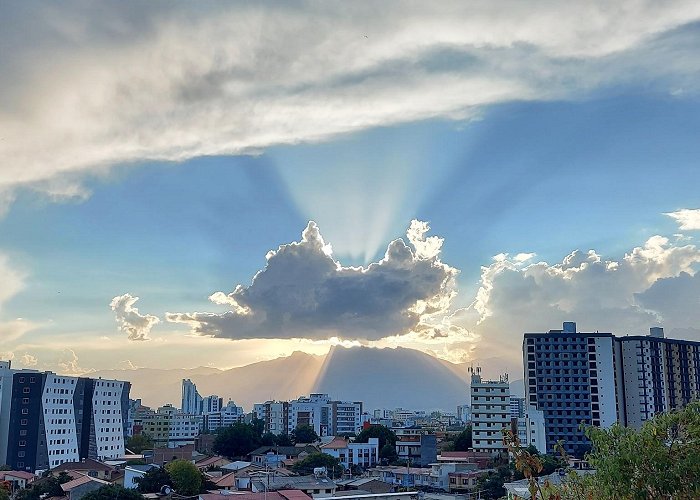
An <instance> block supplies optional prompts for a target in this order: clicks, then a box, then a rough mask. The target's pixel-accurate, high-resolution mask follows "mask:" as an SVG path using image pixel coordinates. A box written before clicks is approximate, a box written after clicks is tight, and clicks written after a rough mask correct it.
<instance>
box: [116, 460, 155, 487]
mask: <svg viewBox="0 0 700 500" xmlns="http://www.w3.org/2000/svg"><path fill="white" fill-rule="evenodd" d="M157 468H158V466H157V465H154V464H146V465H127V466H126V468H125V469H124V488H127V489H130V490H134V489H136V488H138V483H137V482H136V479H140V478H142V477H143V476H145V475H146V473H147V472H148V471H149V470H151V469H157Z"/></svg>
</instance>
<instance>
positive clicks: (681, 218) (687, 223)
mask: <svg viewBox="0 0 700 500" xmlns="http://www.w3.org/2000/svg"><path fill="white" fill-rule="evenodd" d="M664 215H668V216H669V217H671V218H673V219H674V220H675V221H676V222H677V223H678V227H679V229H681V230H684V231H700V208H683V209H681V210H677V211H675V212H669V213H666V214H664Z"/></svg>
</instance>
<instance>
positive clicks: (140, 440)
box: [126, 434, 153, 455]
mask: <svg viewBox="0 0 700 500" xmlns="http://www.w3.org/2000/svg"><path fill="white" fill-rule="evenodd" d="M126 448H127V449H129V450H131V451H133V452H134V453H136V454H137V455H138V454H140V453H141V452H142V451H143V450H151V449H153V440H152V439H151V437H150V436H149V435H148V434H135V435H133V436H131V437H130V438H129V439H128V440H127V441H126Z"/></svg>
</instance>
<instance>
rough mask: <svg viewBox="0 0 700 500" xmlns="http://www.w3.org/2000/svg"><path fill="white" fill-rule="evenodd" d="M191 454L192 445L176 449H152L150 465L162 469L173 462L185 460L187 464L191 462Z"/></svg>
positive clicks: (192, 451) (192, 450)
mask: <svg viewBox="0 0 700 500" xmlns="http://www.w3.org/2000/svg"><path fill="white" fill-rule="evenodd" d="M193 453H194V444H186V445H183V446H178V447H177V448H154V449H153V455H152V457H151V458H150V460H151V463H154V464H156V465H159V466H160V467H162V466H163V465H165V464H167V463H168V462H172V461H173V460H187V461H188V462H191V461H192V454H193Z"/></svg>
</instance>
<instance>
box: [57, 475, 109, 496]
mask: <svg viewBox="0 0 700 500" xmlns="http://www.w3.org/2000/svg"><path fill="white" fill-rule="evenodd" d="M108 484H110V483H109V482H107V481H103V480H102V479H97V478H96V477H90V476H84V475H81V476H80V477H78V478H76V479H73V480H72V481H68V482H67V483H63V484H62V485H61V489H62V490H63V491H64V493H65V494H66V496H67V497H68V500H80V499H81V498H83V496H85V495H86V494H88V493H90V492H91V491H95V490H98V489H100V488H102V487H103V486H106V485H108Z"/></svg>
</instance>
